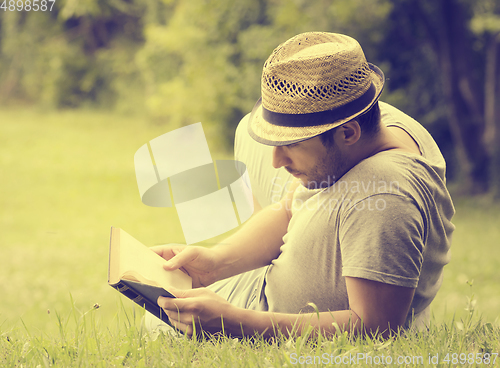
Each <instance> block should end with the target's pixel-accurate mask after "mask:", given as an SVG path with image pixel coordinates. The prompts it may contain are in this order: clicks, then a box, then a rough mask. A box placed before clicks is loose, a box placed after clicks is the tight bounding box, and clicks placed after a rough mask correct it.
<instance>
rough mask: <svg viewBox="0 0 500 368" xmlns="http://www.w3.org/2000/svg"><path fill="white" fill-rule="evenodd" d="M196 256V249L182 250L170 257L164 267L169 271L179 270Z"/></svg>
mask: <svg viewBox="0 0 500 368" xmlns="http://www.w3.org/2000/svg"><path fill="white" fill-rule="evenodd" d="M196 257H197V253H196V250H195V249H193V248H186V249H183V250H182V252H179V253H177V254H176V255H175V256H173V257H172V258H170V259H169V260H168V262H167V263H165V264H164V265H163V268H164V269H165V270H167V271H173V270H177V269H178V268H181V267H183V266H185V265H187V264H188V263H189V262H191V261H192V260H193V259H195V258H196Z"/></svg>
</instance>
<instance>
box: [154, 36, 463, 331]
mask: <svg viewBox="0 0 500 368" xmlns="http://www.w3.org/2000/svg"><path fill="white" fill-rule="evenodd" d="M383 85H384V76H383V73H382V72H381V71H380V69H379V68H377V67H376V66H374V65H372V64H369V63H367V61H366V59H365V56H364V54H363V51H362V50H361V47H360V46H359V44H358V43H357V42H356V41H355V40H353V39H352V38H350V37H347V36H344V35H339V34H332V33H320V32H311V33H305V34H301V35H298V36H295V37H293V38H292V39H290V40H288V41H287V42H285V43H284V44H282V45H280V46H279V47H278V48H277V49H276V50H274V52H273V53H272V54H271V56H270V57H269V58H268V60H267V61H266V63H265V65H264V68H263V75H262V98H261V100H259V101H258V103H257V105H256V106H255V108H254V110H253V111H252V114H251V115H250V116H249V117H247V118H246V119H244V122H242V124H247V125H248V133H249V135H250V136H251V137H252V138H253V139H254V140H255V141H257V142H259V143H261V144H264V145H269V146H273V147H274V148H273V150H272V165H273V166H274V167H275V168H284V169H285V170H286V171H288V172H289V173H290V174H291V175H293V176H294V177H295V178H296V180H295V181H294V182H293V183H292V184H290V186H289V190H288V192H287V193H286V195H285V196H284V197H283V199H282V200H281V201H279V202H276V203H274V204H271V205H270V206H268V207H265V208H264V209H263V210H261V211H259V212H258V213H257V214H255V215H254V216H253V217H252V218H251V219H250V220H249V221H248V222H247V223H245V224H244V226H243V227H242V228H241V230H239V231H238V232H237V233H235V234H234V235H232V236H230V237H229V238H228V239H227V240H226V241H224V243H221V244H219V245H217V246H215V247H213V248H211V249H208V248H203V247H196V246H189V247H185V246H175V245H172V246H163V247H157V248H155V251H156V252H157V253H159V254H160V255H162V256H163V257H164V258H165V259H167V260H169V262H168V266H166V269H177V268H181V269H183V270H184V271H185V272H187V273H188V274H189V275H190V276H191V277H192V278H193V286H194V287H195V289H193V290H174V291H173V292H174V294H175V295H176V296H177V298H176V299H168V298H159V300H158V304H159V305H160V306H161V307H162V308H163V309H164V310H165V312H166V313H167V315H168V316H169V318H170V320H171V321H172V323H173V324H174V325H175V326H176V327H177V328H179V329H181V330H183V331H185V332H186V333H187V334H188V335H191V334H192V333H193V327H194V328H195V329H197V330H198V331H199V330H200V329H203V330H205V331H208V332H218V331H224V332H225V333H230V334H235V335H241V334H245V335H250V334H253V333H260V334H263V335H264V336H274V335H275V334H277V333H278V331H279V332H281V333H283V334H285V335H286V334H288V333H290V332H291V331H295V332H297V333H299V334H300V333H301V332H302V331H303V329H304V328H305V327H306V326H308V325H312V326H313V327H314V328H315V329H316V331H321V332H322V333H326V334H331V333H335V332H336V331H337V330H338V329H340V330H348V331H353V332H356V333H357V332H367V333H376V332H378V333H381V334H383V335H384V336H386V335H388V334H390V333H391V331H394V330H397V329H398V328H401V327H409V326H410V325H412V324H414V325H417V326H421V325H425V323H426V321H427V319H428V316H429V313H428V312H429V304H430V302H431V301H432V300H433V298H434V296H435V295H436V293H437V291H438V289H439V287H440V285H441V278H442V268H443V266H444V265H445V264H446V263H448V262H449V247H450V237H451V233H452V232H453V229H454V227H453V225H452V224H451V222H450V220H451V217H452V216H453V213H454V209H453V204H452V202H451V199H450V197H449V194H448V192H447V190H446V186H445V163H444V160H443V157H442V156H441V153H440V152H439V149H438V147H437V145H436V144H435V142H434V141H433V140H432V138H431V137H430V135H429V134H428V133H427V131H426V130H425V129H424V128H423V127H422V126H420V125H419V124H418V123H417V122H415V121H414V120H413V119H411V118H410V117H408V116H407V115H405V114H403V113H401V112H400V111H398V110H397V109H395V108H393V107H391V106H389V105H387V104H383V103H379V102H378V98H379V96H380V94H381V92H382V88H383ZM239 130H240V128H239ZM252 147H254V146H252ZM252 150H255V148H251V149H250V151H249V152H247V157H249V159H250V160H251V161H252V160H253V161H255V157H253V155H252V152H253V151H252ZM244 161H245V160H244ZM257 161H258V160H257ZM247 164H248V162H247ZM250 166H251V164H250ZM260 179H261V181H262V178H260ZM269 188H273V187H272V186H269ZM272 190H274V189H272ZM315 309H317V311H319V314H317V313H315Z"/></svg>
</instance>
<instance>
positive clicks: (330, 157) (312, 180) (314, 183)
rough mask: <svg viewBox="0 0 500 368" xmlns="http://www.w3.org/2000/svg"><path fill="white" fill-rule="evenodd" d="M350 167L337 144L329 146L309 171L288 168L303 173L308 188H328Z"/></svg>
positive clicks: (304, 182) (303, 182)
mask: <svg viewBox="0 0 500 368" xmlns="http://www.w3.org/2000/svg"><path fill="white" fill-rule="evenodd" d="M349 169H350V167H349V164H348V162H347V161H346V159H345V157H344V155H343V154H342V152H341V151H340V150H339V149H338V148H337V147H335V146H333V145H331V146H327V154H326V155H325V157H323V158H322V160H320V161H319V162H318V163H317V165H316V166H314V167H313V168H312V169H311V170H310V171H308V172H307V173H304V172H297V171H294V170H289V169H288V168H287V170H288V171H289V172H291V173H295V174H302V175H304V176H305V178H301V181H302V185H304V186H305V187H306V188H308V189H319V188H327V187H329V186H331V185H333V184H335V182H336V181H338V180H339V179H340V178H341V177H342V176H343V175H344V174H345V173H346V172H347V171H349Z"/></svg>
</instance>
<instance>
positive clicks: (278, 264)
mask: <svg viewBox="0 0 500 368" xmlns="http://www.w3.org/2000/svg"><path fill="white" fill-rule="evenodd" d="M380 108H381V112H382V123H383V124H385V125H387V126H398V127H400V128H402V129H404V130H405V131H406V132H407V133H408V134H410V135H411V136H412V137H413V139H414V140H415V141H416V143H417V144H418V146H419V149H420V152H421V153H422V155H421V156H419V155H415V154H410V153H403V152H396V151H384V152H380V153H378V154H376V155H374V156H371V157H369V158H367V159H365V160H363V161H361V162H360V163H359V164H357V165H356V166H355V167H354V168H352V169H351V170H350V171H349V172H347V173H346V174H345V175H344V176H343V177H342V178H341V180H339V181H338V182H336V183H335V184H334V185H332V186H330V187H328V188H325V189H317V190H309V189H306V188H304V187H303V186H299V188H298V189H297V190H296V192H295V194H294V201H293V207H292V218H291V221H290V224H289V226H288V232H287V234H286V235H285V236H284V238H283V241H284V244H283V245H282V247H281V253H280V255H279V257H278V258H277V259H275V260H273V262H272V264H271V265H270V266H269V267H265V268H263V269H261V270H258V271H256V272H253V273H252V276H251V277H250V276H249V275H245V276H241V277H239V280H240V283H241V282H243V283H248V285H249V288H248V289H249V290H247V291H246V292H243V293H241V294H240V295H239V296H240V297H243V298H244V299H246V300H245V301H242V300H239V301H238V300H237V299H239V298H238V297H237V295H236V293H231V294H232V295H233V296H232V298H231V299H233V301H234V302H235V304H238V305H240V306H244V307H246V308H250V309H257V310H269V311H274V312H284V313H299V312H306V311H311V310H312V309H311V307H310V306H308V304H309V303H314V304H315V305H316V306H317V308H318V309H319V311H335V310H346V309H349V300H348V296H347V290H346V284H345V277H346V276H350V277H359V278H364V279H369V280H374V281H379V282H383V283H387V284H392V285H399V286H405V287H412V288H416V292H415V297H414V299H413V302H412V305H411V309H410V313H409V315H408V318H407V325H408V324H409V322H410V321H411V319H412V317H413V316H414V317H415V319H416V321H417V324H418V325H420V324H422V322H425V321H424V320H425V318H427V317H428V308H427V307H428V306H429V304H430V303H431V301H432V300H433V299H434V297H435V295H436V293H437V291H438V290H439V287H440V286H441V281H442V269H443V266H444V265H445V264H447V263H448V262H449V260H450V251H449V250H450V241H451V233H452V232H453V229H454V226H453V224H452V223H451V218H452V216H453V214H454V208H453V204H452V201H451V198H450V196H449V194H448V191H447V189H446V186H445V184H446V182H445V161H444V159H443V157H442V155H441V153H440V151H439V148H438V147H437V145H436V143H435V142H434V140H433V139H432V137H431V136H430V134H429V133H428V132H427V131H426V130H425V129H424V128H423V127H422V126H421V125H420V124H418V123H417V122H416V121H415V120H413V119H412V118H410V117H409V116H407V115H405V114H404V113H402V112H401V111H399V110H397V109H396V108H394V107H392V106H390V105H388V104H385V103H382V102H381V103H380ZM244 124H246V122H244ZM245 131H246V129H242V133H241V134H245V133H244V132H245ZM246 139H250V138H249V137H244V138H241V137H237V142H239V143H238V150H237V153H238V156H239V157H237V159H239V160H241V161H243V162H247V164H248V161H249V160H250V161H252V160H253V161H255V160H258V158H257V156H256V155H257V154H258V153H257V148H258V146H256V145H255V144H254V143H251V142H247V143H246V144H245V142H244V141H245V140H246ZM264 151H266V149H264ZM269 152H270V151H269V150H267V151H266V154H269ZM248 166H249V170H251V168H252V165H250V164H248ZM266 170H267V172H268V173H267V174H266ZM251 176H252V173H251ZM276 176H277V174H276V172H275V171H272V170H271V171H269V170H268V169H267V168H264V169H262V168H259V169H255V167H254V174H253V178H252V180H253V181H252V183H254V182H260V183H267V184H268V189H266V191H267V193H270V192H273V190H274V192H273V193H276V190H275V189H273V186H274V187H276V185H274V184H273V185H271V184H269V183H268V181H269V180H275V179H273V178H276ZM266 178H268V179H266ZM266 180H268V181H266ZM280 180H285V178H281V179H280ZM281 187H282V185H281V184H280V185H279V188H281ZM264 201H266V199H264ZM274 201H275V200H272V202H274ZM250 279H251V280H250ZM233 281H234V282H237V280H236V279H235V280H233ZM241 286H242V285H241V284H240V285H239V287H240V288H241ZM250 289H251V290H250Z"/></svg>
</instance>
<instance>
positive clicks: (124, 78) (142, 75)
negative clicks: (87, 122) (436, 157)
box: [0, 0, 500, 192]
mask: <svg viewBox="0 0 500 368" xmlns="http://www.w3.org/2000/svg"><path fill="white" fill-rule="evenodd" d="M499 4H500V3H499V2H498V1H497V0H371V1H368V0H333V1H332V0H317V1H306V0H255V1H249V0H242V1H232V0H218V1H216V0H109V1H107V0H85V1H82V0H60V1H58V2H56V3H55V6H54V9H53V11H51V12H26V11H24V12H3V11H2V14H0V47H1V54H0V66H1V68H0V102H3V103H4V104H5V103H12V102H13V101H23V102H28V103H36V104H40V105H43V106H49V107H54V108H59V107H78V106H85V105H89V106H95V107H106V108H110V109H116V110H119V111H140V112H142V113H144V114H148V115H149V116H151V118H153V119H155V120H157V121H161V122H166V123H168V124H169V126H170V127H171V128H174V127H176V126H181V125H185V124H188V123H193V122H197V121H202V122H203V123H204V125H205V126H210V127H213V129H215V130H216V131H217V136H220V137H224V138H225V139H224V140H225V141H226V142H231V137H232V135H233V132H234V128H235V126H236V124H237V122H238V121H239V119H240V118H241V117H242V116H244V115H245V114H246V113H248V112H249V111H250V110H251V108H252V106H253V104H254V103H255V101H256V100H257V99H258V97H259V96H260V74H261V68H262V65H263V63H264V61H265V60H266V58H267V56H268V55H269V54H270V53H271V51H272V50H273V48H275V47H276V46H277V45H278V44H280V43H281V42H284V41H285V40H287V39H288V38H290V37H292V36H293V35H295V34H298V33H301V32H305V31H310V30H317V31H330V32H339V33H345V34H349V35H351V36H353V37H354V38H356V39H358V41H359V42H360V43H361V45H362V46H363V48H364V50H365V53H366V55H367V58H368V59H369V60H370V61H371V62H374V63H375V64H378V65H379V66H381V67H382V69H383V70H384V72H385V74H386V77H387V79H388V81H387V87H386V90H385V93H384V96H383V98H384V99H385V100H387V101H388V102H391V103H393V104H395V105H396V106H398V107H401V108H402V109H403V110H405V111H406V112H408V113H409V114H410V115H412V116H414V117H415V118H417V119H418V120H419V121H421V122H422V123H423V124H424V125H425V126H427V127H428V129H430V130H431V131H432V133H433V134H434V135H435V136H436V138H437V139H438V141H439V143H440V145H441V148H442V149H443V151H444V153H445V155H446V156H447V158H448V161H449V163H450V168H451V171H450V174H451V176H454V177H455V178H459V179H461V180H463V182H464V188H465V190H467V191H468V192H473V191H475V192H484V191H487V190H490V189H491V188H497V189H498V188H500V178H499V177H498V174H497V173H499V172H500V169H499V167H500V152H499V149H498V148H497V146H498V145H496V144H495V142H496V141H497V140H498V137H499V135H500V133H499V132H500V127H499V120H500V118H499V116H500V113H499V107H498V106H500V97H499V95H500V93H499V87H498V85H499V82H500V81H499V79H500V77H499V75H500V72H499V70H500V66H499V65H500V61H499V57H498V49H499V46H498V45H499V43H500V5H499Z"/></svg>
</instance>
